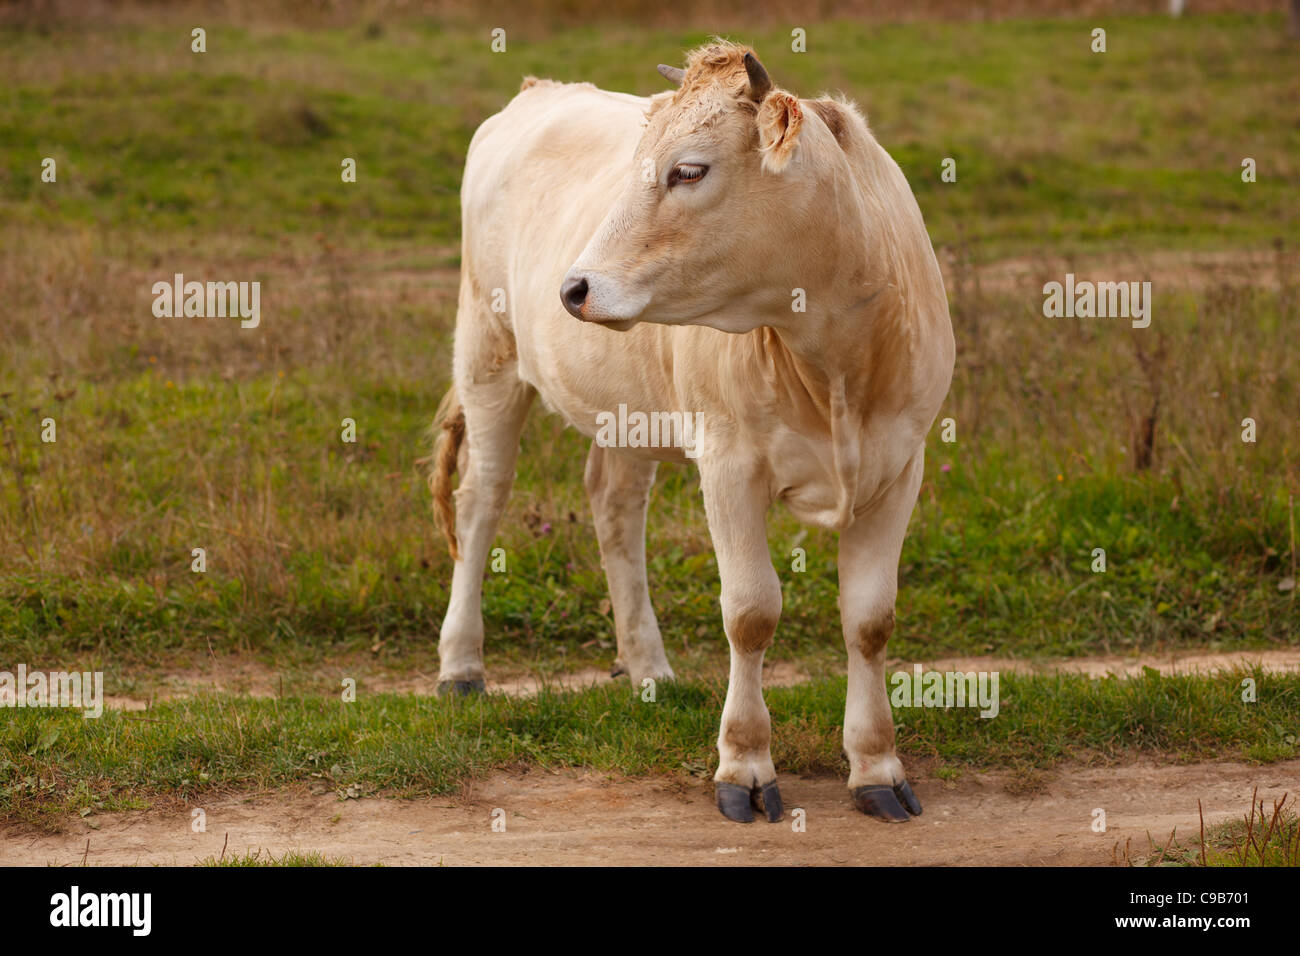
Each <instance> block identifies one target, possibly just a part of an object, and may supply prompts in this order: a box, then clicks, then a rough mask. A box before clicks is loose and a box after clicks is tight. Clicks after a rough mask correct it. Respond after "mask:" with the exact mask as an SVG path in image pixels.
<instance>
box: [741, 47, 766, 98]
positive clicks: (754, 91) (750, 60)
mask: <svg viewBox="0 0 1300 956" xmlns="http://www.w3.org/2000/svg"><path fill="white" fill-rule="evenodd" d="M745 72H746V73H748V74H749V98H750V99H751V100H753V101H754V102H755V103H761V102H763V97H765V96H767V94H768V91H769V90H771V89H772V78H771V77H770V76H768V75H767V70H765V69H763V64H762V63H759V62H758V57H756V56H754V54H753V53H746V54H745Z"/></svg>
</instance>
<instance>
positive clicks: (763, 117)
mask: <svg viewBox="0 0 1300 956" xmlns="http://www.w3.org/2000/svg"><path fill="white" fill-rule="evenodd" d="M802 128H803V108H802V107H800V105H799V98H798V97H797V96H792V95H791V94H789V93H787V92H786V91H785V90H773V91H772V92H771V93H769V94H767V96H766V97H764V98H763V102H762V103H760V104H759V107H758V148H759V149H760V150H761V151H762V153H763V168H764V169H765V170H767V171H768V172H770V173H779V172H781V170H783V169H785V167H786V166H787V165H788V164H789V162H790V158H791V157H792V156H793V155H794V151H795V147H797V146H798V145H799V130H800V129H802Z"/></svg>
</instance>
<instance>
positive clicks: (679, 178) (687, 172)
mask: <svg viewBox="0 0 1300 956" xmlns="http://www.w3.org/2000/svg"><path fill="white" fill-rule="evenodd" d="M708 171H709V167H708V166H697V165H696V164H694V163H679V164H678V165H676V166H674V167H673V171H672V172H671V173H669V175H668V185H669V186H676V185H677V184H678V183H698V182H699V181H700V180H701V179H703V178H704V174H705V173H707V172H708Z"/></svg>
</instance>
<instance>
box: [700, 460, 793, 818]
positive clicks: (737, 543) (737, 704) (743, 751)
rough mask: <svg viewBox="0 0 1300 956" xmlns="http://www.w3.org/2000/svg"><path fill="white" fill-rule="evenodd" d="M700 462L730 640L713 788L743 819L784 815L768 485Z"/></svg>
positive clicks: (777, 593) (776, 587)
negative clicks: (768, 662) (770, 699)
mask: <svg viewBox="0 0 1300 956" xmlns="http://www.w3.org/2000/svg"><path fill="white" fill-rule="evenodd" d="M721 472H722V473H720V474H719V473H717V472H715V471H714V470H707V471H706V470H705V468H704V467H703V466H702V467H701V469H700V477H701V484H702V486H703V490H704V507H705V511H706V512H707V514H708V519H709V533H710V534H711V535H712V537H713V546H714V550H715V551H716V553H717V556H718V572H719V575H720V577H721V578H722V625H723V629H724V630H725V631H726V633H727V642H728V643H729V644H730V645H731V674H730V678H729V680H728V683H727V700H726V703H725V704H724V705H723V707H722V726H721V728H720V730H719V733H718V756H719V760H718V771H717V773H715V774H714V776H713V779H714V787H715V791H716V795H717V800H718V809H719V810H721V811H722V814H723V816H725V817H727V818H728V819H731V820H735V821H737V822H739V823H750V822H752V821H753V819H754V814H753V811H754V810H762V811H763V812H764V814H765V815H766V817H767V819H768V821H769V822H773V823H774V822H776V821H777V820H780V819H781V815H782V812H783V810H782V806H781V793H780V791H779V790H778V789H777V785H776V767H775V765H774V764H773V763H772V721H771V718H770V717H769V716H768V712H767V705H766V704H764V703H763V653H764V652H765V651H766V650H767V648H768V647H770V646H771V644H772V638H773V636H774V635H775V633H776V625H777V621H778V620H779V619H780V617H781V582H780V579H779V578H778V577H777V576H776V571H775V570H774V569H773V567H772V558H771V556H770V555H769V554H768V550H767V527H766V523H765V520H764V517H765V514H766V511H767V505H768V504H769V501H768V499H767V497H766V490H765V485H764V483H763V482H762V480H761V479H759V477H758V476H757V475H756V474H748V475H746V474H745V473H744V469H734V470H733V469H727V468H723V469H722V470H721Z"/></svg>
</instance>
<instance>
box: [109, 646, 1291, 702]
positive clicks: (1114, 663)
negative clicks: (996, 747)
mask: <svg viewBox="0 0 1300 956" xmlns="http://www.w3.org/2000/svg"><path fill="white" fill-rule="evenodd" d="M913 663H914V662H912V661H905V660H902V659H901V658H898V659H891V660H890V661H889V667H890V670H906V669H908V668H910V667H912V666H913ZM920 663H921V664H922V666H923V667H924V668H926V669H936V670H959V671H971V670H974V671H999V672H1002V673H1027V672H1035V671H1038V672H1041V671H1050V670H1060V671H1067V672H1070V673H1080V674H1088V675H1090V676H1092V677H1103V676H1105V675H1107V674H1117V675H1120V676H1132V675H1134V674H1140V673H1142V670H1143V668H1146V667H1150V668H1153V669H1155V670H1158V671H1160V672H1161V673H1165V674H1177V673H1210V672H1213V671H1219V670H1228V669H1232V668H1234V667H1238V666H1241V665H1242V664H1252V665H1258V666H1260V667H1262V668H1264V669H1265V670H1266V671H1300V647H1295V648H1288V649H1282V650H1267V651H1230V652H1225V653H1217V652H1191V653H1180V654H1144V655H1140V656H1136V657H1119V656H1102V657H1083V658H1067V659H1064V660H1045V661H1044V660H1027V659H1017V658H1000V657H946V658H938V659H935V660H930V661H922V662H920ZM720 673H725V672H720ZM150 676H151V682H154V681H156V682H157V684H156V686H155V687H154V689H153V690H152V691H151V697H152V699H153V700H167V699H172V698H178V697H189V696H194V695H196V694H211V693H222V694H229V693H237V694H248V695H251V696H254V697H274V696H277V695H281V694H284V693H286V692H288V693H300V692H301V690H300V688H298V687H297V686H296V685H297V683H298V680H299V678H300V677H301V675H296V674H290V675H285V674H283V673H282V672H281V671H278V670H276V669H275V668H273V667H268V666H267V665H265V664H261V663H259V662H257V661H252V660H248V659H237V660H234V661H222V660H219V659H210V660H207V661H204V662H202V663H200V664H196V665H194V666H192V667H188V668H184V669H182V670H177V671H174V672H171V673H164V674H156V673H154V674H151V675H150ZM286 676H287V677H288V678H289V679H288V680H285V677H286ZM310 677H311V678H312V682H313V683H315V684H321V683H326V684H328V685H329V686H331V687H337V686H339V683H338V681H339V680H341V679H342V678H343V677H353V678H356V679H357V682H358V686H359V687H361V688H362V689H364V690H365V691H367V692H369V693H403V694H425V695H428V694H433V693H434V691H435V690H436V688H437V684H438V675H437V672H436V671H430V672H422V671H414V672H410V671H406V672H393V671H386V670H384V669H382V668H376V667H375V666H374V665H368V664H366V663H364V662H357V661H349V662H344V663H339V664H336V665H333V666H331V667H328V668H321V669H319V670H318V671H316V672H315V673H314V674H312V675H310ZM617 679H619V680H626V679H627V678H617ZM807 679H808V675H806V674H805V673H804V672H803V671H801V670H800V669H799V667H798V665H797V664H795V663H793V662H791V661H773V662H771V663H770V664H768V665H767V666H766V667H764V669H763V685H764V686H765V687H785V686H789V685H792V684H798V683H801V682H802V681H805V680H807ZM613 680H615V678H611V677H610V676H609V672H608V671H605V670H601V669H598V668H583V669H581V670H577V671H573V672H569V673H561V674H551V675H542V674H536V673H514V674H505V675H501V676H497V675H489V679H488V685H487V688H488V691H489V692H491V693H501V694H510V695H514V696H524V697H526V696H530V695H532V694H536V693H537V692H538V691H539V690H540V689H541V688H542V687H550V688H552V689H559V690H581V689H583V688H586V687H591V686H595V685H600V684H608V683H611V682H612V681H613ZM104 703H105V706H107V707H113V708H118V709H123V710H144V709H146V708H147V707H148V706H149V703H150V697H146V696H129V695H120V696H108V697H106V698H105V701H104Z"/></svg>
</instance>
